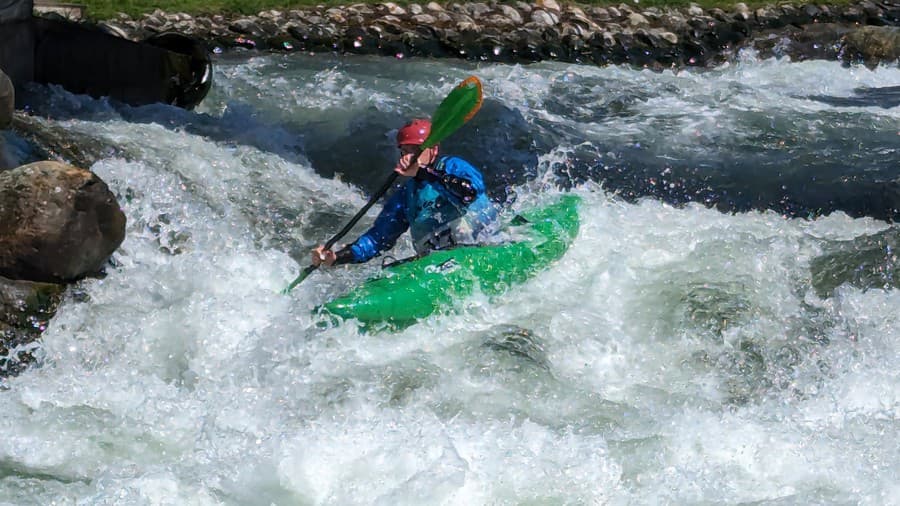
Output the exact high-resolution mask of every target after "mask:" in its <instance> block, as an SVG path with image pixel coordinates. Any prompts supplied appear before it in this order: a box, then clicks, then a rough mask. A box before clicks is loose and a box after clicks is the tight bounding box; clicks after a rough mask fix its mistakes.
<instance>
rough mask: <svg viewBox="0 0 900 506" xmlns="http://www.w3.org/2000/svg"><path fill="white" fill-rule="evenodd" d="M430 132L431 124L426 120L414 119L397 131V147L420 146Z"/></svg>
mask: <svg viewBox="0 0 900 506" xmlns="http://www.w3.org/2000/svg"><path fill="white" fill-rule="evenodd" d="M429 132H431V122H430V121H428V120H427V119H414V120H412V121H410V122H409V123H407V124H406V125H403V128H401V129H400V130H398V131H397V145H398V146H402V145H404V144H412V145H414V146H420V145H422V144H423V143H424V142H425V139H427V138H428V134H429Z"/></svg>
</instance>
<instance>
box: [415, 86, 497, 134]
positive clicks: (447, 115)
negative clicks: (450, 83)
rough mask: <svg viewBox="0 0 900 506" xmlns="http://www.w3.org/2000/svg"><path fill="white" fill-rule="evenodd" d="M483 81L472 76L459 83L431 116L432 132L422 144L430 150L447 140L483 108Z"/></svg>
mask: <svg viewBox="0 0 900 506" xmlns="http://www.w3.org/2000/svg"><path fill="white" fill-rule="evenodd" d="M481 100H482V97H481V81H480V80H479V79H478V78H477V77H475V76H470V77H468V78H466V79H465V80H464V81H463V82H461V83H459V85H457V87H456V88H453V91H451V92H450V94H449V95H447V98H445V99H444V100H443V102H441V105H439V106H438V108H437V110H436V111H435V112H434V115H432V116H431V132H430V133H429V134H428V138H426V139H425V142H424V143H423V144H422V149H423V150H425V149H428V148H430V147H432V146H434V145H435V144H438V143H440V142H441V141H442V140H444V139H446V138H447V137H449V136H450V134H452V133H453V132H455V131H457V130H458V129H459V127H461V126H462V125H463V123H465V122H466V121H469V120H470V119H471V118H472V116H475V113H476V112H478V109H480V108H481Z"/></svg>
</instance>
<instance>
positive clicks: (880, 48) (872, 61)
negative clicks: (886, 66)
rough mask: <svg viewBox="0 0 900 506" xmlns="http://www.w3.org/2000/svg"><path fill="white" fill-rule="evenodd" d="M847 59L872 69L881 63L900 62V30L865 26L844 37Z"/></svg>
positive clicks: (892, 27)
mask: <svg viewBox="0 0 900 506" xmlns="http://www.w3.org/2000/svg"><path fill="white" fill-rule="evenodd" d="M844 49H845V55H846V57H847V58H850V59H855V60H859V61H862V62H863V63H865V64H866V65H868V66H870V67H872V66H875V65H877V64H878V63H881V62H900V28H898V27H895V26H864V27H862V28H860V29H858V30H854V31H851V32H850V33H848V34H846V35H845V36H844Z"/></svg>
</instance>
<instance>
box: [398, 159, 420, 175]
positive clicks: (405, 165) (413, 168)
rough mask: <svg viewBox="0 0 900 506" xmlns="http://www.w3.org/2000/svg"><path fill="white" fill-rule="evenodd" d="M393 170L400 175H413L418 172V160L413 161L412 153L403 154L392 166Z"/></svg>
mask: <svg viewBox="0 0 900 506" xmlns="http://www.w3.org/2000/svg"><path fill="white" fill-rule="evenodd" d="M394 172H396V173H397V174H400V175H401V176H406V177H415V176H416V174H417V173H418V172H419V160H415V161H413V155H412V153H408V154H405V155H403V156H401V157H400V161H399V162H397V166H396V167H394Z"/></svg>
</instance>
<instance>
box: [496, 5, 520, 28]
mask: <svg viewBox="0 0 900 506" xmlns="http://www.w3.org/2000/svg"><path fill="white" fill-rule="evenodd" d="M497 9H498V10H499V11H500V14H502V15H504V16H506V18H507V19H509V20H510V21H512V22H513V23H514V24H516V25H521V24H522V21H523V19H522V14H520V13H519V11H517V10H516V9H514V8H513V7H512V6H509V5H506V4H502V5H500V6H499V7H498V8H497Z"/></svg>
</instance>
